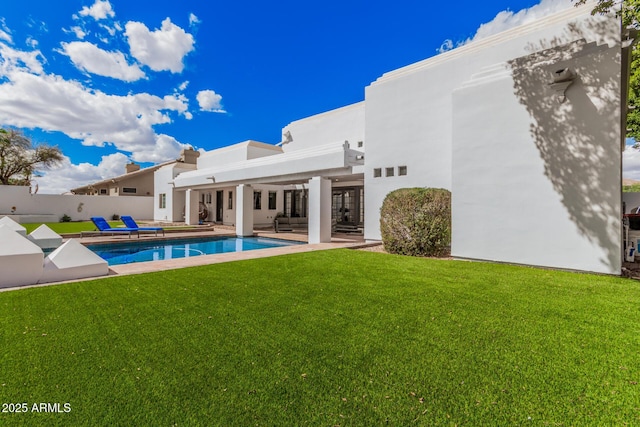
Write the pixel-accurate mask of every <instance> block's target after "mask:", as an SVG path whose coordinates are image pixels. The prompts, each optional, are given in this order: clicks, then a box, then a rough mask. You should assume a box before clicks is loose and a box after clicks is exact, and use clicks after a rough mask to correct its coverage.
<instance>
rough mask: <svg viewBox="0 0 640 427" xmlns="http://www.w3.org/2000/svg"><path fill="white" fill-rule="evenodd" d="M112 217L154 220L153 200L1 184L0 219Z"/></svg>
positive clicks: (47, 219) (38, 220) (41, 220)
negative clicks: (36, 190) (37, 191)
mask: <svg viewBox="0 0 640 427" xmlns="http://www.w3.org/2000/svg"><path fill="white" fill-rule="evenodd" d="M113 214H118V215H131V216H133V217H134V218H136V219H151V218H153V215H154V212H153V198H152V197H138V196H131V197H97V196H88V195H87V196H76V195H72V194H32V193H30V188H29V187H21V186H16V185H0V217H5V216H8V217H11V218H13V219H14V220H16V221H19V222H20V223H37V222H56V221H59V220H60V218H61V217H62V216H64V215H68V216H69V217H70V218H71V220H72V221H88V220H89V219H90V218H91V217H92V216H103V217H105V218H111V216H112V215H113Z"/></svg>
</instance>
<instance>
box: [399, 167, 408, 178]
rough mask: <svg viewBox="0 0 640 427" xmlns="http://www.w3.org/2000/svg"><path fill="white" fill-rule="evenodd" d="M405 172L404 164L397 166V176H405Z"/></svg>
mask: <svg viewBox="0 0 640 427" xmlns="http://www.w3.org/2000/svg"><path fill="white" fill-rule="evenodd" d="M406 174H407V167H406V166H398V176H405V175H406Z"/></svg>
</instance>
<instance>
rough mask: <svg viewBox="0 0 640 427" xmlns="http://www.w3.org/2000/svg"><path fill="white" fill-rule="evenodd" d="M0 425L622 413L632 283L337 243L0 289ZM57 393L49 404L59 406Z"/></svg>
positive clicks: (446, 421)
mask: <svg viewBox="0 0 640 427" xmlns="http://www.w3.org/2000/svg"><path fill="white" fill-rule="evenodd" d="M0 331H2V333H1V336H0V349H1V350H0V357H1V358H0V401H1V402H5V403H11V402H13V403H21V402H25V403H27V404H28V405H29V407H30V408H31V407H32V405H33V403H39V402H45V403H55V402H57V403H60V405H63V404H64V403H69V405H70V408H71V412H69V413H53V414H52V413H33V412H28V413H9V414H7V413H0V424H3V425H25V426H27V425H28V426H33V425H136V426H144V425H150V426H157V425H220V426H231V425H258V426H276V425H278V426H279V425H296V426H304V425H313V426H316V425H321V426H373V425H376V426H377V425H393V426H410V425H426V426H437V425H444V426H450V425H469V426H479V425H492V426H493V425H505V426H513V425H536V426H547V425H549V426H556V425H564V426H575V425H581V426H584V425H593V426H600V425H638V424H640V385H639V384H638V382H640V354H639V353H640V284H639V283H638V282H636V281H632V280H628V279H620V278H614V277H606V276H596V275H586V274H575V273H566V272H558V271H547V270H539V269H533V268H524V267H514V266H506V265H494V264H488V263H465V262H456V261H439V260H429V259H419V258H409V257H401V256H393V255H387V254H380V253H369V252H359V251H349V250H334V251H321V252H311V253H304V254H295V255H289V256H281V257H274V258H268V259H257V260H250V261H242V262H234V263H227V264H217V265H211V266H205V267H197V268H190V269H182V270H174V271H166V272H160V273H151V274H143V275H137V276H129V277H114V278H108V279H103V280H96V281H87V282H78V283H72V284H64V285H56V286H51V287H45V288H33V289H24V290H19V291H12V292H5V293H0ZM61 407H62V406H61Z"/></svg>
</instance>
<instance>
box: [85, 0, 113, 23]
mask: <svg viewBox="0 0 640 427" xmlns="http://www.w3.org/2000/svg"><path fill="white" fill-rule="evenodd" d="M78 13H79V14H80V16H91V17H92V18H93V19H95V20H96V21H99V20H101V19H107V18H113V17H114V16H116V14H115V12H114V11H113V8H112V7H111V3H109V1H108V0H96V2H95V3H94V4H93V5H92V6H91V7H87V6H84V7H83V8H82V10H81V11H80V12H78Z"/></svg>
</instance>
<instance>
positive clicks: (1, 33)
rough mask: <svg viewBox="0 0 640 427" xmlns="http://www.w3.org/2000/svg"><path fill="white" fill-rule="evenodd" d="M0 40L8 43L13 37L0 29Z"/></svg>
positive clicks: (11, 41)
mask: <svg viewBox="0 0 640 427" xmlns="http://www.w3.org/2000/svg"><path fill="white" fill-rule="evenodd" d="M0 40H4V41H6V42H9V43H13V39H12V38H11V34H9V33H8V32H7V31H4V30H0Z"/></svg>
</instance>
